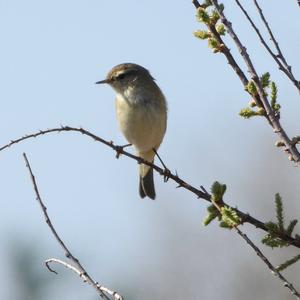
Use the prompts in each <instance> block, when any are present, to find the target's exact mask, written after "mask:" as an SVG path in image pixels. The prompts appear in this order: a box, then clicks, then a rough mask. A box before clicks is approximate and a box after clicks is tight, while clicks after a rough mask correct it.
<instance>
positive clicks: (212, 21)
mask: <svg viewBox="0 0 300 300" xmlns="http://www.w3.org/2000/svg"><path fill="white" fill-rule="evenodd" d="M219 19H220V16H219V14H218V12H217V11H216V10H213V11H212V13H211V16H210V24H211V25H215V24H216V23H217V22H218V20H219Z"/></svg>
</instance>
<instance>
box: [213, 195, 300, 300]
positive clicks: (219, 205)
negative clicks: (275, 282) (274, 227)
mask: <svg viewBox="0 0 300 300" xmlns="http://www.w3.org/2000/svg"><path fill="white" fill-rule="evenodd" d="M218 201H219V202H218V203H217V201H216V200H214V198H213V197H212V201H211V202H212V204H213V205H214V206H215V208H216V209H217V210H218V211H219V213H220V215H221V216H223V212H222V208H224V207H225V206H224V203H223V201H222V199H218ZM231 216H232V215H231ZM236 221H237V220H235V221H234V222H233V223H231V222H230V223H231V224H232V226H231V228H233V229H235V230H236V233H237V234H238V235H239V236H240V237H241V238H242V239H243V240H244V241H245V242H246V243H247V244H248V245H249V246H250V247H251V248H252V249H253V250H254V251H255V253H256V254H257V256H258V257H259V258H260V259H261V260H262V261H263V262H264V263H265V264H266V265H267V267H268V268H269V269H270V270H271V272H272V274H274V275H275V276H278V278H279V279H280V280H281V281H282V282H283V285H284V286H285V287H287V288H288V289H289V290H290V292H291V293H292V294H293V295H295V296H296V298H297V299H299V300H300V294H299V293H298V291H297V290H296V289H295V288H294V286H293V285H292V284H291V283H290V282H289V281H288V280H287V279H286V278H285V277H284V276H283V275H282V274H281V273H280V272H279V270H278V269H277V268H276V267H274V266H273V265H272V263H271V262H270V261H269V260H268V259H267V257H266V256H265V255H264V254H263V253H262V252H261V250H260V249H259V248H258V247H257V246H256V245H255V244H254V243H253V242H252V241H251V240H250V238H249V237H248V236H247V235H246V234H245V233H243V232H242V231H241V230H240V229H239V228H238V223H236ZM227 224H228V223H227ZM228 225H229V224H228Z"/></svg>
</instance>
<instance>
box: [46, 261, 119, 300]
mask: <svg viewBox="0 0 300 300" xmlns="http://www.w3.org/2000/svg"><path fill="white" fill-rule="evenodd" d="M50 263H57V264H60V265H63V266H64V267H66V268H67V269H69V270H71V271H73V272H74V273H76V274H77V275H78V276H79V277H80V278H82V279H83V281H84V282H88V278H87V276H86V274H85V273H82V272H80V271H79V270H78V269H77V268H75V267H74V266H73V265H71V264H68V263H66V262H65V261H63V260H60V259H57V258H49V259H47V260H46V261H45V265H46V267H47V269H48V270H49V271H50V272H53V273H55V274H58V273H57V272H56V271H55V270H53V269H52V268H51V267H50ZM97 286H98V288H99V289H100V290H101V291H102V292H105V293H107V294H109V295H111V296H112V297H114V299H115V300H123V297H122V296H120V295H119V294H118V293H116V292H114V291H112V290H110V289H109V288H107V287H105V286H102V285H100V284H99V283H97Z"/></svg>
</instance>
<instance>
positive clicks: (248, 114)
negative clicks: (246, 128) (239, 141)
mask: <svg viewBox="0 0 300 300" xmlns="http://www.w3.org/2000/svg"><path fill="white" fill-rule="evenodd" d="M239 115H240V116H241V117H243V118H245V119H250V118H252V117H254V116H257V112H256V111H255V110H253V109H251V108H249V107H246V108H243V109H241V111H240V112H239Z"/></svg>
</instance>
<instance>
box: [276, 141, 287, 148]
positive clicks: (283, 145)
mask: <svg viewBox="0 0 300 300" xmlns="http://www.w3.org/2000/svg"><path fill="white" fill-rule="evenodd" d="M275 146H276V147H285V143H284V142H283V141H276V143H275Z"/></svg>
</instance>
